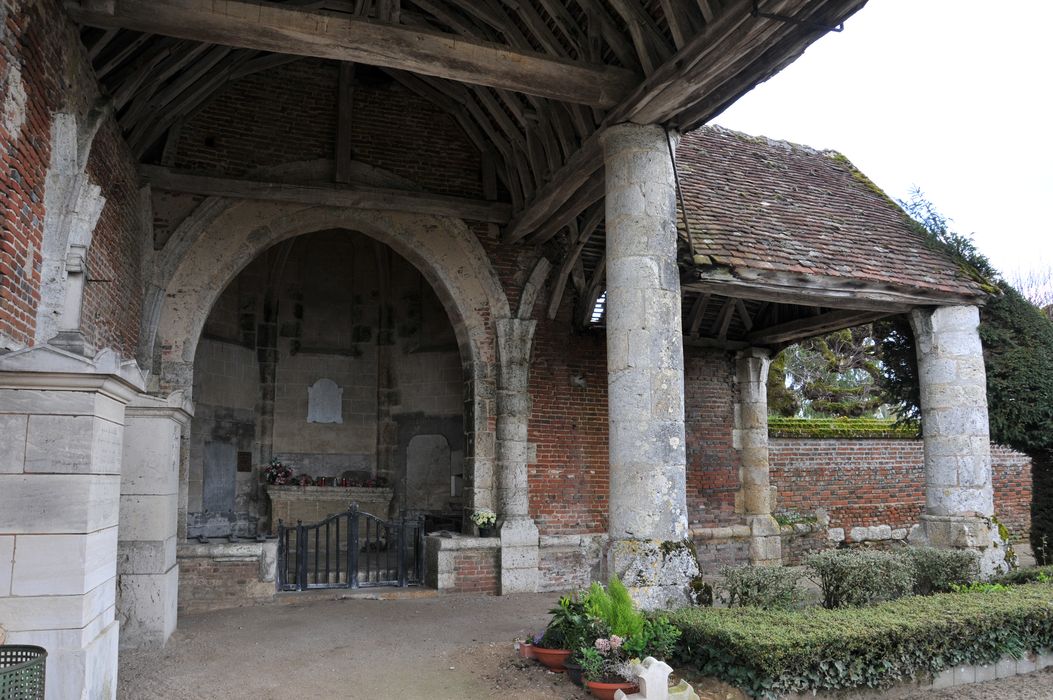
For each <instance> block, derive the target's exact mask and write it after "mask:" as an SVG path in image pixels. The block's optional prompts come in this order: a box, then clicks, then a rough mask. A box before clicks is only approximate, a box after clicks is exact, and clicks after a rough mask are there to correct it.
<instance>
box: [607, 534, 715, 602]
mask: <svg viewBox="0 0 1053 700" xmlns="http://www.w3.org/2000/svg"><path fill="white" fill-rule="evenodd" d="M607 571H608V572H609V573H610V575H612V576H617V577H618V578H619V579H621V581H622V583H624V584H625V587H626V588H628V589H629V594H630V595H631V596H632V597H633V600H634V601H636V604H637V605H638V606H639V607H640V609H641V610H660V609H663V608H681V607H684V606H685V605H689V604H690V603H691V597H690V593H691V580H692V579H693V578H695V577H696V576H698V573H699V568H698V558H697V557H696V556H695V550H694V547H693V546H692V545H691V543H690V542H688V541H687V540H683V541H680V542H668V541H666V542H663V541H661V540H612V541H611V542H610V544H609V546H608V549H607Z"/></svg>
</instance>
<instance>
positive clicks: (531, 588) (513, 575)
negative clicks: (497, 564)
mask: <svg viewBox="0 0 1053 700" xmlns="http://www.w3.org/2000/svg"><path fill="white" fill-rule="evenodd" d="M538 537H539V536H538V530H537V525H535V524H534V521H533V520H531V519H530V518H520V519H517V520H506V521H505V522H504V523H502V525H501V595H506V594H508V593H537V589H538V562H539V561H540V557H541V555H540V550H539V548H538V541H539V539H538Z"/></svg>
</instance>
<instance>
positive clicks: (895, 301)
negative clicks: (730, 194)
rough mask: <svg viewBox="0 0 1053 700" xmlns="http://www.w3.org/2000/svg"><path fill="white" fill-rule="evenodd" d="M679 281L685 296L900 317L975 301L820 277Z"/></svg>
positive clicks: (716, 276)
mask: <svg viewBox="0 0 1053 700" xmlns="http://www.w3.org/2000/svg"><path fill="white" fill-rule="evenodd" d="M696 274H697V275H698V277H697V278H696V279H691V278H688V279H686V280H683V281H682V283H681V286H682V287H683V288H684V290H691V291H697V292H711V293H714V294H721V295H723V296H731V297H736V298H739V299H754V300H757V301H770V302H775V303H780V304H800V305H802V306H822V307H827V308H834V309H856V310H859V311H885V312H887V313H892V314H895V313H901V312H904V311H908V310H910V309H911V308H914V307H918V306H945V305H949V304H975V303H977V299H976V298H975V297H973V296H967V295H956V294H951V293H941V292H939V291H937V290H922V289H905V288H901V287H896V286H894V285H892V284H885V283H880V282H870V281H866V280H860V279H853V278H847V277H846V278H839V277H830V276H824V275H810V274H797V273H789V272H776V271H772V270H755V269H747V268H735V269H734V270H731V269H728V268H710V269H706V270H703V271H700V272H698V273H696Z"/></svg>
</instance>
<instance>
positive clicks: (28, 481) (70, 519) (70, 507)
mask: <svg viewBox="0 0 1053 700" xmlns="http://www.w3.org/2000/svg"><path fill="white" fill-rule="evenodd" d="M120 483H121V482H120V477H119V476H117V475H102V474H92V475H77V474H0V494H3V508H0V532H3V533H5V534H16V535H17V534H46V533H76V532H94V531H95V530H101V529H103V528H107V527H113V526H115V525H116V524H117V516H118V509H119V499H120Z"/></svg>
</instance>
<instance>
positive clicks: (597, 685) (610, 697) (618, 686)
mask: <svg viewBox="0 0 1053 700" xmlns="http://www.w3.org/2000/svg"><path fill="white" fill-rule="evenodd" d="M585 685H586V686H588V688H589V692H590V693H592V694H593V695H595V696H596V697H598V698H600V700H614V694H615V693H616V692H618V691H619V690H624V691H625V694H626V695H632V694H633V693H638V692H640V686H638V685H636V684H635V683H627V682H625V681H622V682H620V683H601V682H599V681H585Z"/></svg>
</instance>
